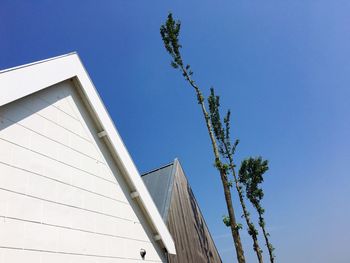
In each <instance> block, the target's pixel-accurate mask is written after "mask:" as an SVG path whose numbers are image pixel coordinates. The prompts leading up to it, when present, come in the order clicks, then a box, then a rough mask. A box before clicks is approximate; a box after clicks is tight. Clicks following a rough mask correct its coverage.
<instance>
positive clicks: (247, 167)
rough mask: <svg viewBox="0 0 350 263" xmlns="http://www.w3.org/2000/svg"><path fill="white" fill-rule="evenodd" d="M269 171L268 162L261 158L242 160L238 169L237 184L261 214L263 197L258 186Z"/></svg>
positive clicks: (262, 211)
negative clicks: (244, 190)
mask: <svg viewBox="0 0 350 263" xmlns="http://www.w3.org/2000/svg"><path fill="white" fill-rule="evenodd" d="M268 169H269V166H268V161H267V160H263V159H262V158H261V157H257V158H252V157H250V158H248V159H245V160H243V162H242V163H241V167H240V169H239V174H238V177H239V182H240V183H242V184H243V185H244V186H245V188H246V195H247V198H248V199H249V200H250V202H251V203H252V204H253V205H254V206H255V207H256V208H257V209H258V210H260V212H261V214H263V213H264V209H262V208H261V207H260V201H261V200H262V198H263V197H264V192H263V190H262V188H261V187H260V184H261V183H262V182H263V181H264V177H263V174H264V173H265V172H266V171H267V170H268Z"/></svg>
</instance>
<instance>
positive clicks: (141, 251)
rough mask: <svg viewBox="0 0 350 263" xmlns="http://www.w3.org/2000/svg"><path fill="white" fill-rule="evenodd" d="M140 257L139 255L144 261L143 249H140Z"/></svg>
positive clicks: (144, 253)
mask: <svg viewBox="0 0 350 263" xmlns="http://www.w3.org/2000/svg"><path fill="white" fill-rule="evenodd" d="M140 255H141V257H142V259H145V256H146V250H145V249H143V248H141V249H140Z"/></svg>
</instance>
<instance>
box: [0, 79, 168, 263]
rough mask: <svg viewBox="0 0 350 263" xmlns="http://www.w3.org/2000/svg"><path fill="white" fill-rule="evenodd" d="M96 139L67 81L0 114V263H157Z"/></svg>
mask: <svg viewBox="0 0 350 263" xmlns="http://www.w3.org/2000/svg"><path fill="white" fill-rule="evenodd" d="M96 133H97V130H96V128H95V127H94V124H93V122H92V120H91V118H90V116H89V114H88V113H87V111H86V109H85V107H84V106H83V104H82V102H81V100H80V97H79V95H77V94H76V92H75V90H74V87H73V84H72V82H70V81H65V82H62V83H60V84H57V85H54V86H53V87H50V88H47V89H46V90H43V91H41V92H39V93H35V94H33V95H30V96H28V97H26V98H23V99H21V100H18V101H15V102H13V103H11V104H9V105H5V106H3V107H1V108H0V262H6V263H11V262H26V263H34V262H35V263H37V262H50V263H51V262H52V263H53V262H65V263H68V262H79V263H84V262H89V263H90V262H102V263H104V262H106V263H107V262H108V263H118V262H138V261H140V262H144V261H146V262H147V261H149V262H162V255H161V252H160V249H159V247H158V246H157V245H156V244H155V243H154V242H152V241H151V233H149V230H148V228H147V224H145V223H144V219H143V218H142V215H141V213H140V211H139V209H138V207H137V206H136V205H135V204H133V203H132V202H133V201H132V200H131V199H130V197H129V196H127V195H126V194H127V193H128V189H127V187H126V185H125V182H124V180H123V178H122V176H121V175H120V173H119V171H118V168H117V167H116V166H115V165H114V163H113V161H112V160H111V157H110V156H109V154H108V151H107V150H106V148H105V146H104V144H103V143H102V142H100V141H99V139H98V137H97V135H96ZM140 221H141V222H140ZM141 248H144V249H146V251H147V255H146V260H141V257H140V254H139V251H140V249H141ZM163 261H164V260H163Z"/></svg>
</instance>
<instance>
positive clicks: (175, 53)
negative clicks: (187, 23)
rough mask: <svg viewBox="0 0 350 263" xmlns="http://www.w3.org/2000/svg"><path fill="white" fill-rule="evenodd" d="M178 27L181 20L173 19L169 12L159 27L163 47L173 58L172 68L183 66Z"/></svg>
mask: <svg viewBox="0 0 350 263" xmlns="http://www.w3.org/2000/svg"><path fill="white" fill-rule="evenodd" d="M180 28H181V22H180V21H175V20H174V19H173V15H172V14H171V13H169V14H168V19H167V20H166V23H165V24H164V25H162V26H161V27H160V35H161V36H162V39H163V43H164V46H165V49H166V50H167V51H168V53H169V54H170V55H171V57H172V58H173V61H172V62H171V66H172V67H174V68H178V67H179V66H180V67H183V62H182V58H181V53H180V49H181V45H180V42H179V34H180Z"/></svg>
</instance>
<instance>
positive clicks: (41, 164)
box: [0, 139, 128, 202]
mask: <svg viewBox="0 0 350 263" xmlns="http://www.w3.org/2000/svg"><path fill="white" fill-rule="evenodd" d="M14 152H16V158H12V153H14ZM6 164H7V165H6ZM9 165H10V166H13V168H11V169H9V168H8V166H9ZM0 166H1V167H4V169H5V171H6V173H11V174H12V173H13V172H14V171H15V170H18V169H22V170H25V171H27V172H28V173H32V174H33V176H45V177H47V179H46V180H49V179H52V180H58V181H60V182H62V183H65V184H69V185H72V186H75V187H79V188H82V189H85V190H86V191H91V192H94V193H96V194H100V195H103V196H106V197H109V198H112V199H115V200H119V201H120V202H128V201H127V199H126V197H125V195H124V194H123V190H122V189H121V188H120V186H119V184H118V183H117V181H116V179H114V178H112V180H113V181H112V180H111V181H106V180H105V178H99V177H96V176H94V175H92V174H90V173H86V172H84V171H81V170H79V169H75V168H73V167H71V166H68V165H65V164H63V163H60V162H57V161H55V160H52V159H50V158H47V157H45V156H42V155H38V154H37V153H35V152H32V151H29V150H27V149H24V148H21V147H19V146H16V145H13V144H11V143H9V142H7V141H3V140H1V139H0ZM103 169H107V168H106V167H104V168H103ZM6 173H4V175H5V174H6Z"/></svg>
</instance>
